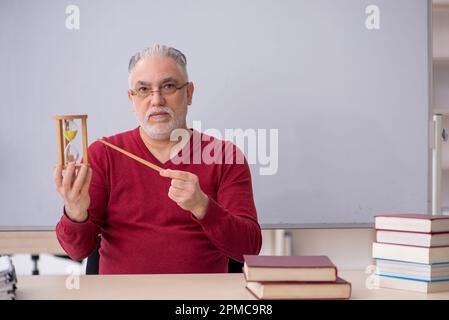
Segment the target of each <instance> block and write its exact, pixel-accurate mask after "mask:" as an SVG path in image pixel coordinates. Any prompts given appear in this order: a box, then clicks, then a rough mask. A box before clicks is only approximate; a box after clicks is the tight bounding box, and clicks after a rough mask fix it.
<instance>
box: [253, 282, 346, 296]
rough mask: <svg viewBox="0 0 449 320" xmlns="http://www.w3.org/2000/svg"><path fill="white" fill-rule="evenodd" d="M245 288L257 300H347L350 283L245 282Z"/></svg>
mask: <svg viewBox="0 0 449 320" xmlns="http://www.w3.org/2000/svg"><path fill="white" fill-rule="evenodd" d="M246 288H247V289H248V290H249V291H250V292H251V293H253V294H254V295H255V296H256V298H259V299H349V298H350V297H351V289H352V288H351V283H349V282H348V281H346V280H343V279H341V278H337V280H336V281H334V282H247V283H246Z"/></svg>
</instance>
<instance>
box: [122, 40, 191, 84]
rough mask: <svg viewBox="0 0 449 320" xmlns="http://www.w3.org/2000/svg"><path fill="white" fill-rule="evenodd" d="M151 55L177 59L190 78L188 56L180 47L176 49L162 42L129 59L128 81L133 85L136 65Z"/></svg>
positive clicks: (177, 62)
mask: <svg viewBox="0 0 449 320" xmlns="http://www.w3.org/2000/svg"><path fill="white" fill-rule="evenodd" d="M151 56H161V57H168V58H172V59H173V60H175V62H176V64H177V65H178V66H179V67H180V68H181V70H182V72H183V73H184V75H185V76H186V80H188V78H189V77H188V74H187V67H186V66H187V59H186V56H185V55H184V54H183V53H182V52H181V51H179V50H178V49H175V48H173V47H168V46H165V45H160V44H154V45H153V46H152V47H149V48H145V49H143V50H141V51H139V52H137V53H136V54H135V55H133V56H132V57H131V59H130V60H129V65H128V83H129V86H130V87H131V74H132V72H133V70H134V67H135V66H136V64H137V62H139V61H140V60H142V59H144V58H148V57H151Z"/></svg>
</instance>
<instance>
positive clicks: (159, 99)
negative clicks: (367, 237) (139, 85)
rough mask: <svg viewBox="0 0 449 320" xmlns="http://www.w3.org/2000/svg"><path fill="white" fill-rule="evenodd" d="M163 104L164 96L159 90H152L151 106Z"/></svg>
mask: <svg viewBox="0 0 449 320" xmlns="http://www.w3.org/2000/svg"><path fill="white" fill-rule="evenodd" d="M164 104H165V99H164V96H163V95H162V94H161V92H160V91H153V92H152V94H151V95H150V105H151V106H155V107H157V106H163V105H164Z"/></svg>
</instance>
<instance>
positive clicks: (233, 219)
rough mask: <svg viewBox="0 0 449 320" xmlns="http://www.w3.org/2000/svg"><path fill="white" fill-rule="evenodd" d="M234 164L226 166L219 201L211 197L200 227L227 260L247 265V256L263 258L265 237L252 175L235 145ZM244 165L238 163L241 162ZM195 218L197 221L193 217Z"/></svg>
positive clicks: (221, 181) (224, 165) (219, 188)
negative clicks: (261, 226)
mask: <svg viewBox="0 0 449 320" xmlns="http://www.w3.org/2000/svg"><path fill="white" fill-rule="evenodd" d="M226 148H233V154H234V156H233V160H234V161H233V163H232V164H223V170H222V176H221V179H220V182H219V187H218V192H217V200H214V199H213V198H212V197H210V196H209V206H208V209H207V211H206V214H205V216H204V218H203V219H201V220H198V219H195V218H194V219H195V220H197V221H198V223H199V224H200V225H201V226H202V227H203V230H204V231H205V233H206V234H207V236H208V237H209V239H210V240H211V241H212V242H213V243H214V244H215V245H216V246H217V248H219V249H220V250H221V251H222V252H224V253H225V254H226V255H227V256H229V257H231V258H233V259H235V260H238V261H243V255H244V254H259V252H260V249H261V247H262V233H261V229H260V226H259V223H258V220H257V212H256V207H255V204H254V199H253V190H252V182H251V172H250V169H249V166H248V163H247V161H246V159H245V157H244V155H243V153H241V151H240V150H239V149H238V148H237V147H235V146H234V145H232V144H227V145H226ZM239 157H240V160H241V161H237V163H236V158H237V160H238V159H239ZM192 217H194V216H193V215H192Z"/></svg>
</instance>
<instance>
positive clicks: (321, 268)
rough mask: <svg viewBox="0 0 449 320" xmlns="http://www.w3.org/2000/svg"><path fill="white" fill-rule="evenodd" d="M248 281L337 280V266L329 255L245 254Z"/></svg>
mask: <svg viewBox="0 0 449 320" xmlns="http://www.w3.org/2000/svg"><path fill="white" fill-rule="evenodd" d="M244 259H245V264H244V267H243V272H244V274H245V277H246V280H247V281H324V282H326V281H327V282H329V281H336V280H337V267H336V266H335V265H334V264H333V263H332V261H331V260H330V259H329V258H328V257H327V256H256V255H244Z"/></svg>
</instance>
